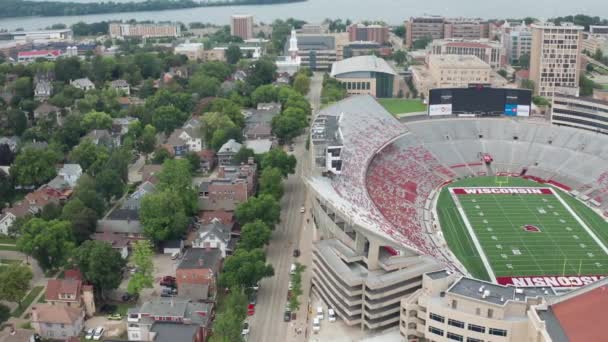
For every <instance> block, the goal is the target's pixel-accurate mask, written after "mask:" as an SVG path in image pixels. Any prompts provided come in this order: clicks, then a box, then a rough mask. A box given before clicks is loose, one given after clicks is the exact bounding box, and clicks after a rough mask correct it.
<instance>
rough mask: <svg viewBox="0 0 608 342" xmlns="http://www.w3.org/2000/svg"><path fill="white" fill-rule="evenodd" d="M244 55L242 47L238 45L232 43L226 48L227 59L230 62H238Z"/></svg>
mask: <svg viewBox="0 0 608 342" xmlns="http://www.w3.org/2000/svg"><path fill="white" fill-rule="evenodd" d="M242 56H243V54H242V52H241V48H240V47H239V46H238V45H230V46H229V47H228V49H226V61H227V62H228V63H229V64H236V63H238V61H239V60H240V59H241V57H242Z"/></svg>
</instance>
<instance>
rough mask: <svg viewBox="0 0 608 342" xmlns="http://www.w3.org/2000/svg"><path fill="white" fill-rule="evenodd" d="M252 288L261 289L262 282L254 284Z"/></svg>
mask: <svg viewBox="0 0 608 342" xmlns="http://www.w3.org/2000/svg"><path fill="white" fill-rule="evenodd" d="M251 289H253V291H257V290H259V289H260V283H255V285H253V286H252V287H251Z"/></svg>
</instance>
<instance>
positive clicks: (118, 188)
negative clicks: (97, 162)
mask: <svg viewBox="0 0 608 342" xmlns="http://www.w3.org/2000/svg"><path fill="white" fill-rule="evenodd" d="M95 180H96V183H97V184H96V185H97V192H99V194H101V195H102V196H103V198H104V199H105V200H106V201H110V200H111V199H112V197H114V198H117V199H118V198H120V197H121V196H122V195H123V193H124V190H125V183H124V181H123V179H122V176H121V175H120V174H119V173H118V170H116V169H114V168H108V167H106V168H104V169H103V170H101V172H100V173H99V174H98V175H97V177H96V178H95Z"/></svg>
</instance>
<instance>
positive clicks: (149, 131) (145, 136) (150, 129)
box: [137, 125, 156, 159]
mask: <svg viewBox="0 0 608 342" xmlns="http://www.w3.org/2000/svg"><path fill="white" fill-rule="evenodd" d="M155 147H156V128H154V126H152V125H146V126H145V127H144V129H143V131H142V133H141V135H140V136H139V139H138V141H137V149H138V150H139V151H140V152H141V153H143V154H145V155H146V159H148V154H150V153H152V152H154V148H155Z"/></svg>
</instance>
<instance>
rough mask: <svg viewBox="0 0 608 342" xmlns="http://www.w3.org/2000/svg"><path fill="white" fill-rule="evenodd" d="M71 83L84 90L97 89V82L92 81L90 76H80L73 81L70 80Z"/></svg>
mask: <svg viewBox="0 0 608 342" xmlns="http://www.w3.org/2000/svg"><path fill="white" fill-rule="evenodd" d="M70 85H71V86H72V87H74V88H78V89H80V90H83V91H89V90H93V89H95V84H93V82H91V80H90V79H88V78H79V79H76V80H73V81H70Z"/></svg>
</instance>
